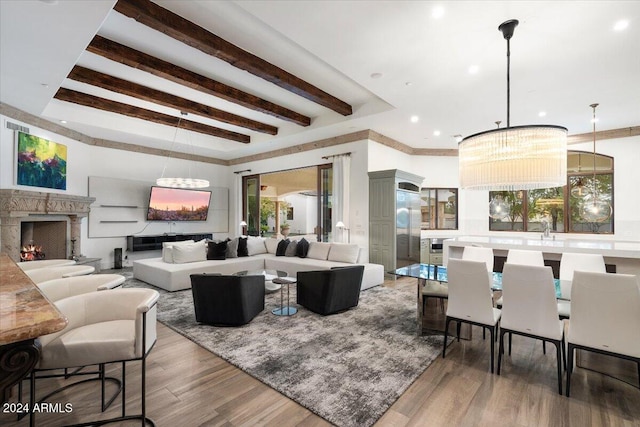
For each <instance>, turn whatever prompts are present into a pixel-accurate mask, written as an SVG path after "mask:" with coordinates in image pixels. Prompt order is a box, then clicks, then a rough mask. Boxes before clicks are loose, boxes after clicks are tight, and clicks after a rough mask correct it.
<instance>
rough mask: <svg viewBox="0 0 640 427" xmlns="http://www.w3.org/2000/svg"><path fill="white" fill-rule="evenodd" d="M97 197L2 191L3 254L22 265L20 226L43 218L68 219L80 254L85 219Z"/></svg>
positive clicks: (0, 242) (0, 231)
mask: <svg viewBox="0 0 640 427" xmlns="http://www.w3.org/2000/svg"><path fill="white" fill-rule="evenodd" d="M95 200H96V199H95V198H94V197H85V196H73V195H68V194H60V193H44V192H40V191H29V190H16V189H1V190H0V252H2V253H6V254H7V255H9V257H11V259H13V260H14V261H16V262H19V261H20V249H21V247H22V242H21V241H20V240H21V231H20V224H21V222H22V221H29V220H30V219H29V216H31V215H37V217H38V218H42V217H43V216H46V215H51V216H52V217H58V218H59V217H60V216H67V217H69V224H70V239H71V240H73V239H75V240H76V243H75V250H76V253H78V254H79V253H82V252H81V249H82V248H81V242H82V238H81V237H82V235H81V234H82V231H81V227H80V225H81V223H82V218H84V217H86V216H87V215H89V210H90V209H89V206H90V205H91V203H93V202H94V201H95Z"/></svg>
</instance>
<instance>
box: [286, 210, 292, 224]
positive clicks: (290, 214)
mask: <svg viewBox="0 0 640 427" xmlns="http://www.w3.org/2000/svg"><path fill="white" fill-rule="evenodd" d="M292 219H293V208H287V221H290V220H292Z"/></svg>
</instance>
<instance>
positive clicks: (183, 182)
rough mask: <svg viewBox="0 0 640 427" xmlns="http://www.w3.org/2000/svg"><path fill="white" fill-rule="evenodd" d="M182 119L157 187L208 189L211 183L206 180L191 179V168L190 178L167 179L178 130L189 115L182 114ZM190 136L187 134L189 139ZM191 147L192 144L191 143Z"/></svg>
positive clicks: (177, 126)
mask: <svg viewBox="0 0 640 427" xmlns="http://www.w3.org/2000/svg"><path fill="white" fill-rule="evenodd" d="M180 114H181V117H180V118H179V119H178V124H177V125H176V131H175V133H174V134H173V142H172V143H171V148H170V149H169V153H168V154H167V159H166V161H165V163H164V167H163V168H162V175H161V176H160V178H158V179H156V185H159V186H160V187H171V188H206V187H208V186H209V181H207V180H206V179H197V178H191V167H189V176H188V177H165V176H164V173H165V171H166V170H167V164H168V163H169V159H170V158H171V152H172V151H173V147H174V145H175V143H176V137H177V136H178V129H180V123H181V122H182V116H186V115H187V113H185V112H181V113H180ZM188 137H189V135H188V134H187V138H188ZM189 145H191V143H189Z"/></svg>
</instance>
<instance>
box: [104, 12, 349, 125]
mask: <svg viewBox="0 0 640 427" xmlns="http://www.w3.org/2000/svg"><path fill="white" fill-rule="evenodd" d="M114 10H115V11H117V12H119V13H121V14H123V15H125V16H128V17H130V18H133V19H135V20H136V21H138V22H140V23H141V24H144V25H146V26H148V27H150V28H153V29H154V30H156V31H160V32H162V33H164V34H166V35H168V36H170V37H173V38H174V39H176V40H178V41H180V42H182V43H184V44H186V45H189V46H191V47H194V48H196V49H198V50H200V51H202V52H204V53H206V54H208V55H211V56H213V57H216V58H218V59H221V60H223V61H225V62H228V63H229V64H231V65H233V66H234V67H237V68H240V69H241V70H245V71H248V72H250V73H251V74H253V75H255V76H258V77H260V78H262V79H265V80H267V81H269V82H271V83H273V84H275V85H277V86H279V87H281V88H283V89H286V90H288V91H290V92H292V93H295V94H296V95H299V96H301V97H303V98H306V99H308V100H309V101H313V102H315V103H317V104H320V105H322V106H324V107H327V108H329V109H331V110H333V111H336V112H338V113H340V114H342V115H343V116H348V115H351V114H352V113H353V109H352V108H351V105H349V104H347V103H346V102H344V101H342V100H340V99H338V98H336V97H335V96H333V95H330V94H328V93H327V92H325V91H323V90H322V89H319V88H317V87H316V86H313V85H312V84H311V83H308V82H306V81H304V80H302V79H301V78H299V77H296V76H294V75H293V74H291V73H289V72H287V71H285V70H283V69H281V68H279V67H277V66H275V65H273V64H271V63H270V62H267V61H265V60H264V59H262V58H259V57H257V56H255V55H253V54H252V53H249V52H247V51H246V50H244V49H241V48H240V47H238V46H236V45H234V44H232V43H230V42H228V41H226V40H224V39H222V38H220V37H218V36H216V35H215V34H213V33H211V32H209V31H207V30H205V29H204V28H202V27H200V26H198V25H196V24H194V23H193V22H191V21H188V20H186V19H184V18H183V17H181V16H179V15H176V14H175V13H173V12H171V11H169V10H167V9H164V8H162V7H160V6H158V5H157V4H155V3H152V2H151V1H149V0H118V2H117V3H116V5H115V6H114Z"/></svg>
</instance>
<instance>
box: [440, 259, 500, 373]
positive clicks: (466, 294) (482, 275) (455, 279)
mask: <svg viewBox="0 0 640 427" xmlns="http://www.w3.org/2000/svg"><path fill="white" fill-rule="evenodd" d="M486 272H487V266H486V263H485V262H484V261H468V260H463V259H455V258H452V259H449V263H448V264H447V275H448V280H449V303H448V304H447V317H446V321H445V328H444V345H443V349H442V357H443V358H444V357H445V352H446V349H447V338H448V336H447V335H448V334H447V331H448V329H449V322H451V321H452V320H454V321H456V322H457V329H458V339H459V338H460V324H461V322H463V323H469V324H471V325H476V326H480V327H482V328H483V330H485V329H489V332H490V334H491V340H490V344H489V345H490V346H491V372H492V373H493V365H494V363H493V361H494V348H495V337H496V333H497V327H498V321H499V320H500V310H499V309H497V308H494V307H493V302H492V295H491V284H490V283H489V276H488V275H487V274H486Z"/></svg>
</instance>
